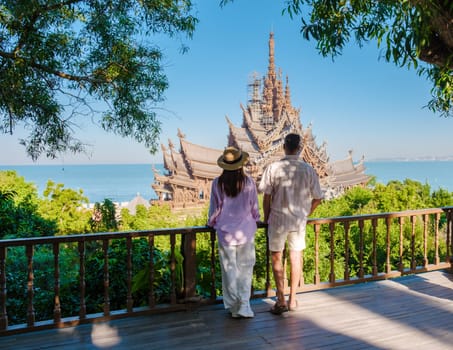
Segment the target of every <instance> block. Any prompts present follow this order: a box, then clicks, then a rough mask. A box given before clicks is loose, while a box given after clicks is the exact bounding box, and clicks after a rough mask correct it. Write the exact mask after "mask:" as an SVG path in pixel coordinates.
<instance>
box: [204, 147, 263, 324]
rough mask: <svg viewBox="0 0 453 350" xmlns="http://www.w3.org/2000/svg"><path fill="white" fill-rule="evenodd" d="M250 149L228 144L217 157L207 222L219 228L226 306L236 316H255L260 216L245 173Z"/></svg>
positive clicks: (252, 182) (254, 187)
mask: <svg viewBox="0 0 453 350" xmlns="http://www.w3.org/2000/svg"><path fill="white" fill-rule="evenodd" d="M248 157H249V155H248V153H247V152H243V151H240V150H238V149H236V148H235V147H227V148H226V149H225V151H224V152H223V154H222V155H221V156H220V157H219V159H218V160H217V164H218V165H219V167H221V168H222V169H223V172H222V174H221V175H220V176H219V177H217V178H215V179H214V181H213V182H212V189H211V199H210V205H209V219H208V225H209V226H211V227H214V228H215V230H216V232H217V237H218V246H219V257H220V267H221V272H222V292H223V303H224V306H225V309H227V310H229V311H230V313H231V315H232V316H233V317H234V318H241V317H246V318H250V317H254V313H253V311H252V309H251V307H250V293H251V287H252V277H253V266H254V265H255V232H256V222H257V221H259V219H260V214H259V209H258V195H257V190H256V185H255V182H254V181H253V179H252V178H251V177H249V176H247V175H245V173H244V169H243V166H244V164H245V163H246V162H247V161H248Z"/></svg>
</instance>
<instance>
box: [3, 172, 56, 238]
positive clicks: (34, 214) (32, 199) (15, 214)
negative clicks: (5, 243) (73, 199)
mask: <svg viewBox="0 0 453 350" xmlns="http://www.w3.org/2000/svg"><path fill="white" fill-rule="evenodd" d="M38 202H39V198H38V192H37V190H36V186H34V184H33V183H30V182H26V181H25V179H24V178H23V177H22V176H19V175H17V173H16V172H15V171H12V170H7V171H0V239H7V238H25V237H39V236H53V235H54V234H55V233H56V232H57V223H56V222H55V221H53V220H49V219H47V218H44V217H42V216H41V215H39V212H38Z"/></svg>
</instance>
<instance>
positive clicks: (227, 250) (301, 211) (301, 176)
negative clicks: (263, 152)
mask: <svg viewBox="0 0 453 350" xmlns="http://www.w3.org/2000/svg"><path fill="white" fill-rule="evenodd" d="M283 149H284V152H285V156H284V157H283V158H282V159H281V160H279V161H276V162H274V163H271V164H270V165H269V166H268V167H267V168H266V169H265V171H264V173H263V176H262V178H261V181H260V183H259V186H258V190H259V191H260V192H262V193H263V194H264V197H263V212H264V220H263V221H264V223H267V224H268V239H269V249H270V251H271V257H272V271H273V274H274V280H275V284H276V289H277V291H276V295H277V300H276V302H275V304H274V305H273V306H272V308H271V309H270V312H272V313H273V314H276V315H280V314H282V313H284V312H286V311H289V310H293V309H296V308H297V300H296V289H297V286H298V285H299V282H300V275H301V268H302V266H301V265H302V264H301V252H302V250H303V249H304V248H305V227H306V222H307V218H308V216H309V215H310V214H311V213H312V212H313V211H314V210H315V208H316V207H317V206H318V205H319V204H320V203H321V200H322V198H323V194H322V191H321V187H320V184H319V177H318V175H317V173H316V171H315V170H314V169H313V168H312V167H311V166H310V165H309V164H307V163H305V162H303V161H302V160H300V159H299V153H300V151H301V149H302V145H301V138H300V136H299V135H297V134H288V135H286V136H285V139H284V144H283ZM248 156H249V155H248V153H247V152H244V151H241V150H238V149H236V148H234V147H227V148H226V149H225V150H224V152H223V154H222V155H221V156H220V157H219V159H218V160H217V164H218V165H219V166H220V167H221V168H222V169H223V172H222V174H221V175H220V176H219V177H217V178H215V179H214V181H213V182H212V190H211V199H210V205H209V213H208V225H209V226H211V227H213V228H214V229H215V230H216V232H217V237H218V247H219V260H220V266H221V273H222V293H223V303H224V306H225V309H227V310H229V312H230V313H231V315H232V317H233V318H251V317H254V312H253V310H252V309H251V307H250V293H251V284H252V277H253V267H254V265H255V233H256V228H257V226H256V223H257V222H258V221H259V220H260V213H259V205H258V194H257V186H256V184H255V182H254V180H253V179H252V178H251V177H250V176H248V175H246V174H245V172H244V169H243V166H244V165H245V163H246V162H247V161H248ZM286 241H287V242H288V249H289V252H290V266H291V272H290V294H289V299H288V301H286V300H285V295H284V281H283V279H284V271H283V249H284V247H285V243H286Z"/></svg>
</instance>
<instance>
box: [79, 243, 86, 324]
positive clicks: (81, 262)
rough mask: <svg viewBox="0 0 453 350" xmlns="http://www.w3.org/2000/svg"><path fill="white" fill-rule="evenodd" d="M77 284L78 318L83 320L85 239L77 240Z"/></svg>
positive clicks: (84, 309) (84, 313)
mask: <svg viewBox="0 0 453 350" xmlns="http://www.w3.org/2000/svg"><path fill="white" fill-rule="evenodd" d="M78 248H79V265H80V266H79V286H80V310H79V318H80V319H81V320H84V319H85V318H86V314H87V309H86V304H85V291H86V284H85V241H79V247H78Z"/></svg>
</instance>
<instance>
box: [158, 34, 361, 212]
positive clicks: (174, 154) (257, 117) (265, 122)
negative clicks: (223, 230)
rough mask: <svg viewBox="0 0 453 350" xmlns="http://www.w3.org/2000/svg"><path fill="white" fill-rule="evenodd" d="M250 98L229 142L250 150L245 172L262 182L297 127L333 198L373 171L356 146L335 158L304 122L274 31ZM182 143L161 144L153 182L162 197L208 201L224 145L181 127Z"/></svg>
mask: <svg viewBox="0 0 453 350" xmlns="http://www.w3.org/2000/svg"><path fill="white" fill-rule="evenodd" d="M248 95H249V96H248V103H247V105H246V106H244V105H242V104H241V105H240V107H241V109H242V115H243V120H242V125H241V126H235V125H234V124H233V123H232V122H231V121H230V120H229V118H228V117H226V122H227V123H228V126H229V135H228V145H226V146H235V147H237V148H240V149H242V150H244V151H246V152H248V153H249V154H250V159H249V162H248V164H247V165H246V172H247V173H248V174H249V175H251V176H252V177H253V178H254V179H255V180H256V181H257V182H258V181H259V180H260V177H261V175H262V173H263V171H264V169H265V168H266V166H267V165H268V164H270V163H271V162H273V161H275V160H278V159H280V158H282V157H283V139H284V137H285V135H287V134H288V133H291V132H294V133H298V134H300V135H301V136H302V140H303V150H302V152H301V154H300V157H301V158H302V159H303V160H304V161H305V162H307V163H309V164H311V165H312V166H313V167H314V169H315V170H316V171H317V173H318V174H319V177H320V179H321V185H322V188H323V190H324V192H325V195H326V198H333V197H335V196H337V195H339V194H341V193H343V192H344V190H346V189H348V188H351V187H353V186H357V185H365V184H366V183H367V182H368V181H369V179H370V177H369V176H368V175H366V174H365V167H364V164H363V157H362V159H361V160H360V161H359V162H358V163H357V164H354V162H353V159H352V152H351V151H350V152H349V155H348V157H347V158H346V159H343V160H340V161H335V162H330V161H329V157H328V155H327V150H326V143H325V142H324V143H323V144H322V145H321V146H318V145H317V143H316V140H315V137H314V136H313V134H312V129H311V125H309V126H308V127H306V128H304V127H303V126H302V123H301V121H300V109H296V108H294V107H293V106H292V103H291V92H290V87H289V83H288V77H286V81H285V84H284V83H283V80H282V77H281V70H279V72H278V74H277V72H276V67H275V61H274V36H273V33H271V34H270V37H269V65H268V71H267V74H266V76H264V77H263V78H262V79H260V78H259V77H258V76H257V75H256V74H254V75H253V76H252V78H251V81H250V82H249V84H248ZM178 138H179V149H176V147H175V145H174V144H173V142H172V141H171V140H169V142H168V147H166V146H164V145H162V146H161V147H162V153H163V161H164V168H165V173H164V174H161V173H159V171H157V170H156V169H155V168H153V172H154V183H153V184H152V188H153V189H154V191H155V192H156V194H157V196H158V201H171V203H172V204H173V206H190V205H195V204H202V203H205V202H206V201H209V198H210V190H211V181H212V180H213V179H214V178H215V177H217V176H219V175H220V173H221V169H220V168H219V167H218V166H217V158H218V157H219V155H220V154H221V153H222V152H223V150H219V149H213V148H210V147H207V146H201V145H197V144H195V143H192V142H189V141H188V140H187V139H186V137H185V135H184V134H183V133H182V132H181V130H179V129H178Z"/></svg>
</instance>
